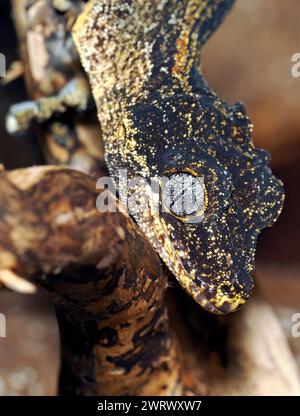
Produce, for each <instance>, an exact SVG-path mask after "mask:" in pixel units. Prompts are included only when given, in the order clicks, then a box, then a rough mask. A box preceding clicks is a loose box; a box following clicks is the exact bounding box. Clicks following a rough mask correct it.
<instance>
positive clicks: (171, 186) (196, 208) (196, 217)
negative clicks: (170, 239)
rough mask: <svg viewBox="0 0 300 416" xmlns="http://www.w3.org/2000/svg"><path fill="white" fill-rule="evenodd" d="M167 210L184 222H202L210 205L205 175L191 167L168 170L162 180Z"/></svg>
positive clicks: (163, 197) (164, 206)
mask: <svg viewBox="0 0 300 416" xmlns="http://www.w3.org/2000/svg"><path fill="white" fill-rule="evenodd" d="M161 189H162V202H163V208H164V210H165V211H167V212H169V213H170V214H171V215H173V216H174V217H176V218H178V219H179V220H180V221H182V222H190V223H195V222H200V221H201V220H202V219H203V215H204V213H205V210H206V208H207V205H208V198H207V191H206V187H205V182H204V176H199V174H198V172H195V171H194V170H193V169H190V168H183V169H172V170H169V171H167V172H166V174H165V178H164V180H163V182H162V187H161Z"/></svg>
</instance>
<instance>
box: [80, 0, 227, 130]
mask: <svg viewBox="0 0 300 416" xmlns="http://www.w3.org/2000/svg"><path fill="white" fill-rule="evenodd" d="M233 1H234V0H185V1H180V2H178V1H177V0H151V1H150V0H146V1H139V0H134V1H129V0H122V1H121V0H110V1H106V0H105V1H104V0H91V1H90V2H89V3H88V5H87V7H86V9H85V11H84V12H83V13H82V15H81V16H80V17H79V18H78V21H77V23H76V24H75V27H74V29H73V37H74V41H75V43H76V46H77V49H78V51H79V54H80V57H81V60H82V63H83V66H84V67H85V70H86V72H87V73H88V75H89V78H90V83H91V86H92V90H93V95H94V98H95V101H96V104H97V107H98V114H99V119H100V123H101V126H102V129H103V131H104V135H105V131H107V134H111V131H110V129H109V126H110V128H111V126H113V128H114V129H115V128H118V126H119V123H118V120H119V121H120V119H121V118H122V112H123V109H124V107H126V106H127V105H128V104H134V103H136V102H137V101H139V100H142V99H146V98H147V96H148V94H149V93H150V92H151V91H157V92H158V94H160V95H168V94H181V93H191V92H192V91H193V89H194V88H195V87H194V85H195V82H194V81H195V80H197V84H198V86H197V90H203V89H205V88H206V91H208V87H207V86H206V85H205V83H204V82H201V81H202V77H201V76H199V75H198V74H197V70H196V68H197V64H198V59H199V53H200V47H201V46H202V44H203V43H204V42H205V41H206V40H207V38H208V37H209V36H210V34H211V33H212V32H213V31H214V30H215V29H216V27H217V26H218V25H219V24H220V23H221V21H222V19H223V17H224V15H225V14H226V12H227V11H228V10H229V9H230V8H231V6H232V4H233Z"/></svg>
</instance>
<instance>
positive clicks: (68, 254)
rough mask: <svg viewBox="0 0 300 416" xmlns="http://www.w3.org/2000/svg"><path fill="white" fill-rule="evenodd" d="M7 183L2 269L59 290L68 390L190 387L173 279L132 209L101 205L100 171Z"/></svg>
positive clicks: (37, 171)
mask: <svg viewBox="0 0 300 416" xmlns="http://www.w3.org/2000/svg"><path fill="white" fill-rule="evenodd" d="M0 189H1V195H0V213H1V214H0V269H1V270H2V272H3V271H4V270H6V271H7V270H9V271H12V272H13V273H14V274H17V275H18V276H22V277H23V278H25V279H26V280H27V281H29V282H35V283H38V284H40V285H42V286H44V287H45V288H47V290H49V291H50V292H51V293H52V295H53V298H54V302H55V306H56V310H57V316H58V321H59V327H60V336H61V343H62V372H61V380H60V393H61V394H67V395H90V394H96V395H112V394H113V395H124V394H126V395H128V394H131V395H141V394H151V395H153V394H171V395H173V394H178V393H181V392H182V385H181V378H180V364H179V362H178V357H177V353H176V349H175V345H174V341H173V338H172V336H171V333H170V328H169V323H168V318H167V311H166V306H165V303H164V300H163V299H164V291H165V287H166V280H165V277H164V275H163V273H162V269H161V264H160V261H159V259H158V257H157V255H156V254H155V253H154V251H153V250H152V248H151V247H150V245H149V243H148V242H147V241H146V240H145V239H144V237H143V235H142V234H141V233H140V231H139V230H138V229H137V227H136V226H135V225H134V224H133V222H132V221H131V220H130V218H129V217H128V216H127V215H126V214H124V213H121V212H116V213H100V212H99V211H98V210H97V209H96V198H97V192H96V191H95V184H94V181H93V180H92V179H91V178H89V177H88V176H86V175H84V174H82V173H80V172H77V171H72V170H67V169H64V168H55V167H42V168H31V169H24V170H17V171H13V172H8V173H7V172H2V173H0ZM0 276H1V272H0Z"/></svg>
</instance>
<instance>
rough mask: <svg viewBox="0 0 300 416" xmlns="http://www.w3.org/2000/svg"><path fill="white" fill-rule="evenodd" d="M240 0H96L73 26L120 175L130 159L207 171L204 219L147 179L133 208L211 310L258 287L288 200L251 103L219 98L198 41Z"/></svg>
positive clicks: (130, 167) (152, 166)
mask: <svg viewBox="0 0 300 416" xmlns="http://www.w3.org/2000/svg"><path fill="white" fill-rule="evenodd" d="M233 3H234V1H233V0H184V1H180V2H179V1H177V0H151V1H150V0H149V1H147V0H146V1H145V0H143V1H141V0H93V1H90V2H89V3H88V4H87V6H86V9H85V11H84V12H83V13H82V15H81V16H80V17H79V19H78V20H77V23H76V25H75V27H74V30H73V37H74V40H75V43H76V45H77V48H78V50H79V53H80V56H81V60H82V63H83V65H84V67H85V70H86V71H87V73H88V74H89V78H90V82H91V86H92V90H93V94H94V97H95V101H96V104H97V107H98V115H99V120H100V123H101V128H102V131H103V137H104V142H105V148H106V159H107V163H108V167H109V170H110V174H111V175H112V177H113V178H115V179H116V180H117V176H118V173H119V170H120V169H127V171H128V176H129V177H134V176H136V175H140V176H142V177H144V178H146V179H147V180H148V181H150V178H153V177H161V176H163V175H166V174H168V172H171V171H172V172H174V171H179V172H181V171H188V172H193V175H196V176H200V177H203V178H204V183H205V188H206V198H207V206H206V210H205V213H204V216H203V218H202V221H201V222H200V223H197V224H189V223H186V222H184V221H181V220H180V219H178V218H177V217H175V216H173V215H172V214H171V213H169V212H161V213H157V212H155V211H154V209H153V201H152V199H151V197H150V193H149V187H147V186H142V185H141V186H140V188H139V189H138V192H139V195H140V200H141V206H142V209H140V210H138V209H137V210H135V212H133V211H132V214H133V215H134V218H135V219H136V221H137V223H138V224H139V226H140V227H141V228H142V230H143V231H144V233H145V234H146V235H147V237H148V238H149V240H150V242H151V243H152V245H153V246H154V247H155V249H156V250H157V251H158V252H159V254H160V256H161V257H162V259H163V260H164V261H165V263H166V264H167V265H168V267H169V268H170V270H171V271H172V272H173V273H174V275H175V276H176V277H177V279H178V280H179V282H180V283H181V285H182V286H183V287H184V288H185V289H186V290H187V292H188V293H189V294H190V295H191V296H192V297H193V298H194V299H195V300H196V301H197V302H198V303H199V304H200V305H201V306H203V307H204V308H206V309H207V310H209V311H211V312H214V313H227V312H231V311H234V310H236V309H238V308H239V307H240V306H241V305H242V304H243V303H245V301H246V300H247V299H248V298H249V296H250V294H251V290H252V286H253V279H252V274H253V270H254V258H255V247H256V240H257V236H258V234H259V233H260V231H261V230H262V229H263V228H265V227H267V226H270V225H272V224H273V223H274V221H275V220H276V219H277V217H278V215H279V213H280V210H281V208H282V204H283V200H284V193H283V188H282V184H281V182H280V181H278V180H277V179H276V178H275V177H274V176H273V175H272V173H271V170H270V168H269V167H268V163H269V155H268V154H267V152H265V151H263V150H260V149H255V148H254V145H253V143H252V141H251V130H252V125H251V122H250V121H249V119H248V117H247V115H246V112H245V109H244V107H243V106H242V105H241V104H236V105H234V106H230V105H228V104H227V103H225V102H224V101H222V100H221V99H220V98H219V97H218V96H217V95H216V94H215V93H214V92H213V91H212V90H211V89H210V87H209V86H208V85H207V84H206V82H205V80H204V78H203V76H202V74H201V72H200V71H199V70H198V68H199V60H198V57H199V49H200V48H201V46H202V45H203V44H204V42H205V41H206V40H207V39H208V38H209V36H210V35H211V34H212V32H213V31H214V30H215V29H216V27H217V26H218V25H219V24H220V23H221V21H222V19H223V17H224V16H225V14H226V13H227V11H228V10H229V9H230V8H231V6H232V4H233ZM119 191H121V189H119ZM145 204H146V205H145Z"/></svg>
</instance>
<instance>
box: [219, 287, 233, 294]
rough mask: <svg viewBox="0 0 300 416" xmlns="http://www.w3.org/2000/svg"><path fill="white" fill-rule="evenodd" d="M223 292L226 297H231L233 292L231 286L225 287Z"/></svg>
mask: <svg viewBox="0 0 300 416" xmlns="http://www.w3.org/2000/svg"><path fill="white" fill-rule="evenodd" d="M221 290H222V292H223V293H224V295H229V294H230V292H231V287H230V286H229V285H223V286H222V287H221Z"/></svg>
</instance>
